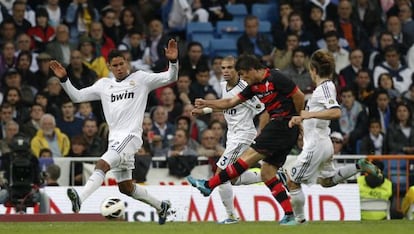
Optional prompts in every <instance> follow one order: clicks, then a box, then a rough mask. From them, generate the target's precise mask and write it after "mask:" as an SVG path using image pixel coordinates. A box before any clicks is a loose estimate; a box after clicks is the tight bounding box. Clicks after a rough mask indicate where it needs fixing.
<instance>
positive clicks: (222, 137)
mask: <svg viewBox="0 0 414 234" xmlns="http://www.w3.org/2000/svg"><path fill="white" fill-rule="evenodd" d="M206 100H207V99H206ZM208 129H210V130H212V131H213V133H214V135H215V136H216V137H217V141H218V143H219V144H220V145H221V146H223V147H226V140H227V139H226V137H227V135H226V125H225V124H224V123H223V122H221V121H220V120H217V119H214V120H211V121H210V123H209V124H208Z"/></svg>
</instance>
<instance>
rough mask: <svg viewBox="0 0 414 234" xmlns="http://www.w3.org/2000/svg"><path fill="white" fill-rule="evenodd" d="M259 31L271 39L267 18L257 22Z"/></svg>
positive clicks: (270, 29)
mask: <svg viewBox="0 0 414 234" xmlns="http://www.w3.org/2000/svg"><path fill="white" fill-rule="evenodd" d="M259 32H260V33H263V34H266V35H267V37H268V38H269V40H271V41H272V24H271V23H270V22H269V21H267V20H261V21H260V22H259Z"/></svg>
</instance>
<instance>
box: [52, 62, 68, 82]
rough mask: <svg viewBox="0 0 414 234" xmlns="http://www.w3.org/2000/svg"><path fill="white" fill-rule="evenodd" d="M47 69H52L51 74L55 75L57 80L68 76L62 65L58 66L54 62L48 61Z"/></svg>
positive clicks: (58, 64) (57, 63)
mask: <svg viewBox="0 0 414 234" xmlns="http://www.w3.org/2000/svg"><path fill="white" fill-rule="evenodd" d="M49 67H50V69H52V71H53V73H55V75H56V76H57V77H58V78H59V79H63V78H65V77H66V76H67V75H68V73H67V72H66V69H65V68H64V67H63V66H62V64H60V63H59V62H58V61H56V60H52V61H50V63H49Z"/></svg>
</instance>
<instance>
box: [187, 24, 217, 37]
mask: <svg viewBox="0 0 414 234" xmlns="http://www.w3.org/2000/svg"><path fill="white" fill-rule="evenodd" d="M194 34H198V35H213V34H214V27H213V25H212V24H211V23H210V22H190V23H188V24H187V27H186V38H187V41H193V35H194Z"/></svg>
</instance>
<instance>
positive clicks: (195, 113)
mask: <svg viewBox="0 0 414 234" xmlns="http://www.w3.org/2000/svg"><path fill="white" fill-rule="evenodd" d="M191 114H192V115H193V116H201V115H204V112H203V110H202V109H198V108H194V109H193V110H192V111H191Z"/></svg>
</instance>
